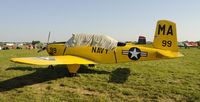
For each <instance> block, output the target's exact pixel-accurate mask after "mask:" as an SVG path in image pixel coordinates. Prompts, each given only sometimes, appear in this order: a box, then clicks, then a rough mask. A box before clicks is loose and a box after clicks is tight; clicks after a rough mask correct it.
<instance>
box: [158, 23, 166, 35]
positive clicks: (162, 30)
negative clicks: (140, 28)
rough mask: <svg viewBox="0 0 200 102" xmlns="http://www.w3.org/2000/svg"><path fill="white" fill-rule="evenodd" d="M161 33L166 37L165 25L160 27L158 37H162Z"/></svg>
mask: <svg viewBox="0 0 200 102" xmlns="http://www.w3.org/2000/svg"><path fill="white" fill-rule="evenodd" d="M161 32H162V34H163V35H165V24H164V25H163V26H161V25H158V35H160V33H161Z"/></svg>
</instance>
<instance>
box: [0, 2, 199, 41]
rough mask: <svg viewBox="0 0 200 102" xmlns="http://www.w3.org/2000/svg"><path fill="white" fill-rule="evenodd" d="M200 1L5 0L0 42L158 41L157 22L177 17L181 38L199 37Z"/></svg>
mask: <svg viewBox="0 0 200 102" xmlns="http://www.w3.org/2000/svg"><path fill="white" fill-rule="evenodd" d="M199 5H200V0H0V42H6V41H14V42H24V41H29V42H30V41H32V40H39V41H42V42H46V41H47V38H48V32H51V38H50V41H67V40H68V39H69V38H70V37H71V35H72V33H86V34H104V35H109V36H111V37H113V38H114V39H116V40H119V41H137V39H138V37H139V36H140V35H143V36H146V37H147V40H148V41H152V40H153V36H154V33H155V27H156V22H157V21H158V20H162V19H166V20H170V21H173V22H176V26H177V34H178V40H179V41H185V40H188V41H199V40H200V6H199Z"/></svg>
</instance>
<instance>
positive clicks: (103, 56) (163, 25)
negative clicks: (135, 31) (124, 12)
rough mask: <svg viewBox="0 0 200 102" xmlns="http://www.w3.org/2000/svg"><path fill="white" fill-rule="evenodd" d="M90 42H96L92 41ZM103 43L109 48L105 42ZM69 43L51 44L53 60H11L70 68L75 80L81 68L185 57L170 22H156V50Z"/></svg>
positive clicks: (48, 58)
mask: <svg viewBox="0 0 200 102" xmlns="http://www.w3.org/2000/svg"><path fill="white" fill-rule="evenodd" d="M90 37H91V36H90ZM108 38H109V37H108ZM84 39H88V38H84ZM89 40H93V42H94V39H92V38H91V39H89ZM105 40H106V39H105ZM108 41H109V40H108ZM83 42H84V41H83ZM100 42H101V43H102V42H103V43H104V45H105V44H107V43H105V42H106V41H104V39H101V41H100ZM66 43H67V42H56V43H49V44H48V45H47V47H46V50H47V52H48V54H49V55H50V56H46V57H24V58H12V59H11V61H13V62H17V63H23V64H32V65H50V67H52V65H59V64H62V65H67V68H68V71H69V72H70V74H71V75H72V76H73V75H76V73H77V71H78V69H79V68H80V65H81V64H89V65H94V64H113V63H124V62H133V61H147V60H159V59H168V58H177V57H181V56H183V55H182V54H181V53H180V52H179V51H178V43H177V33H176V24H175V23H173V22H171V21H168V20H160V21H158V22H157V26H156V31H155V36H154V41H153V47H145V46H142V45H133V44H126V43H120V42H118V44H117V45H116V47H113V48H111V49H108V48H109V47H110V46H109V47H107V49H106V47H105V46H101V45H102V44H99V45H98V44H97V45H95V44H91V43H90V45H82V46H81V44H82V43H81V44H79V46H68V45H67V44H66ZM108 45H109V44H108Z"/></svg>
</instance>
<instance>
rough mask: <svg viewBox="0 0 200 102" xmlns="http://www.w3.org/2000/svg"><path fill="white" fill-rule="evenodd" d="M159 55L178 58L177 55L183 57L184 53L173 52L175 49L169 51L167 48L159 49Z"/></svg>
mask: <svg viewBox="0 0 200 102" xmlns="http://www.w3.org/2000/svg"><path fill="white" fill-rule="evenodd" d="M157 53H158V54H157V55H158V56H157V57H163V56H164V57H167V58H176V57H183V56H184V55H183V54H181V53H180V52H173V51H167V50H159V51H157Z"/></svg>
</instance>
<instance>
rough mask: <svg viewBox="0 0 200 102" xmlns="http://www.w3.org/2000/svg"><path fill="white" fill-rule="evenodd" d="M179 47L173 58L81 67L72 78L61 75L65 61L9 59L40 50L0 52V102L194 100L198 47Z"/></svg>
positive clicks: (199, 85)
mask: <svg viewBox="0 0 200 102" xmlns="http://www.w3.org/2000/svg"><path fill="white" fill-rule="evenodd" d="M180 51H181V52H182V53H183V54H184V55H185V56H184V57H182V58H177V59H166V60H157V61H143V62H131V63H123V64H109V65H108V64H99V65H97V66H96V67H95V68H88V67H87V66H82V67H81V69H80V70H79V76H78V77H67V76H68V71H67V70H66V68H65V65H59V66H56V69H55V70H50V69H47V66H31V65H23V64H15V63H13V62H10V61H9V59H10V58H12V57H24V56H47V53H46V52H45V51H44V52H42V53H37V51H36V50H7V51H0V102H12V101H14V102H23V101H28V102H35V101H36V102H41V101H42V102H60V101H69V102H85V101H86V102H87V101H91V102H93V101H96V102H99V101H100V102H104V101H115V102H118V101H167V102H168V101H170V102H174V101H200V49H197V48H191V49H180Z"/></svg>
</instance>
